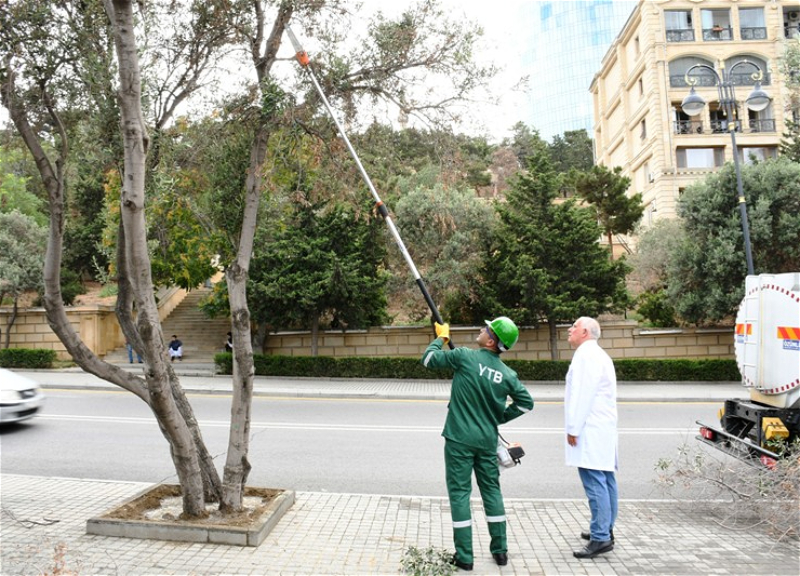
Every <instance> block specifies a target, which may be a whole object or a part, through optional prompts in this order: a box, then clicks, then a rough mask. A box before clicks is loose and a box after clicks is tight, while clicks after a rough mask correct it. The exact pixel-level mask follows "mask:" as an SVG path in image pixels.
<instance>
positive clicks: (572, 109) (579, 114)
mask: <svg viewBox="0 0 800 576" xmlns="http://www.w3.org/2000/svg"><path fill="white" fill-rule="evenodd" d="M636 5H637V2H636V1H628V0H593V1H592V0H576V1H560V2H558V1H556V2H544V1H538V0H537V1H532V2H531V1H528V2H524V3H522V4H521V5H519V6H518V7H517V10H518V16H519V18H518V19H517V25H518V26H520V27H519V28H518V30H520V34H521V38H519V44H518V46H519V50H520V51H521V54H520V57H521V64H522V69H523V72H524V74H526V75H528V76H529V87H530V92H529V94H528V98H527V100H528V103H527V106H528V109H527V110H526V113H525V114H524V117H525V123H526V124H527V125H528V126H531V127H532V128H536V129H537V130H539V133H540V135H541V136H542V138H544V139H546V140H552V139H553V136H556V135H559V134H563V133H564V132H566V131H568V130H580V129H581V128H585V129H586V131H587V132H588V133H589V135H590V136H591V135H592V133H593V130H592V127H593V125H594V118H593V113H592V96H591V94H590V93H589V86H590V84H591V83H592V78H593V77H594V75H595V74H596V73H597V71H598V70H599V69H600V64H601V62H602V59H603V57H604V56H605V54H606V52H607V51H608V48H609V47H610V46H611V43H612V42H613V41H614V39H615V38H616V37H617V34H619V32H620V30H622V27H623V26H624V25H625V22H626V21H627V19H628V17H629V16H630V14H631V12H632V11H633V9H634V8H635V7H636Z"/></svg>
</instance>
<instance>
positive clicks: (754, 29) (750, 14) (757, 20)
mask: <svg viewBox="0 0 800 576" xmlns="http://www.w3.org/2000/svg"><path fill="white" fill-rule="evenodd" d="M739 26H741V30H740V32H741V34H742V40H766V39H767V27H766V25H765V24H764V10H763V9H762V8H740V9H739Z"/></svg>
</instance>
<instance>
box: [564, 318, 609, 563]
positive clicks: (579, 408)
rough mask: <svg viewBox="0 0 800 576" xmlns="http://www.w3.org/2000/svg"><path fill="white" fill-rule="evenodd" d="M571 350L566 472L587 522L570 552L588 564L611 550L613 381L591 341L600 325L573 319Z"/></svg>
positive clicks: (606, 359)
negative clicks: (575, 480)
mask: <svg viewBox="0 0 800 576" xmlns="http://www.w3.org/2000/svg"><path fill="white" fill-rule="evenodd" d="M568 334H569V338H568V340H569V344H570V346H572V348H574V349H575V354H574V356H573V357H572V362H571V363H570V365H569V371H568V372H567V387H566V392H565V398H564V424H565V427H566V433H567V442H566V445H565V450H566V461H567V466H576V467H577V468H578V474H579V475H580V478H581V483H582V484H583V489H584V491H585V492H586V497H587V498H588V500H589V510H590V511H591V514H592V521H591V524H590V525H589V531H588V532H581V538H583V539H584V540H588V541H589V542H588V544H586V546H584V547H583V548H582V549H581V550H576V551H575V552H573V556H575V557H576V558H594V557H595V556H597V555H598V554H604V553H606V552H610V551H611V550H613V549H614V522H615V521H616V519H617V510H618V492H617V479H616V477H615V475H614V472H615V471H616V470H617V469H618V467H619V463H618V456H617V451H618V449H617V376H616V373H615V371H614V363H613V362H612V361H611V358H610V357H609V355H608V354H606V352H605V350H603V349H602V348H601V347H600V345H599V344H598V343H597V340H598V339H599V338H600V324H598V322H597V320H595V319H594V318H587V317H582V318H578V319H577V320H576V321H575V323H574V324H573V325H572V326H571V327H570V328H569V330H568Z"/></svg>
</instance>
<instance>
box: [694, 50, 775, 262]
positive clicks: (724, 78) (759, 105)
mask: <svg viewBox="0 0 800 576" xmlns="http://www.w3.org/2000/svg"><path fill="white" fill-rule="evenodd" d="M743 65H749V66H752V67H753V68H755V69H756V72H753V74H752V75H751V78H752V79H753V80H754V81H755V88H753V91H752V92H751V93H750V95H749V96H748V97H747V99H746V100H745V101H744V102H745V105H746V106H747V107H748V108H749V109H750V110H752V111H754V112H760V111H761V110H764V109H765V108H766V107H767V106H769V103H770V97H769V95H768V94H767V93H766V92H764V90H762V89H761V79H762V78H763V77H764V72H763V71H762V70H761V68H760V67H759V66H758V65H757V64H755V63H754V62H750V61H748V60H741V61H739V62H737V63H736V64H734V65H733V66H731V68H730V70H727V71H726V69H725V63H724V62H720V70H721V72H722V73H721V74H720V73H718V72H717V71H716V70H715V69H714V68H712V67H711V66H709V65H707V64H695V65H694V66H692V67H690V68H689V69H688V70H687V71H686V75H685V76H684V78H685V80H686V83H687V84H688V85H689V86H690V89H689V94H688V96H686V98H684V99H683V102H682V103H681V108H682V109H683V111H684V113H686V114H688V115H689V116H697V115H698V114H700V112H702V111H703V108H705V105H706V101H705V100H704V99H703V97H702V96H700V94H698V93H697V92H695V89H694V87H695V85H697V83H698V82H699V79H698V77H697V76H690V73H691V72H692V70H695V69H696V68H703V69H705V70H708V71H709V72H711V73H712V74H713V75H714V78H715V79H716V85H717V93H718V94H719V103H720V106H722V109H723V110H724V112H725V116H726V117H727V118H728V132H730V134H731V144H732V145H733V165H734V168H735V170H736V188H737V192H738V193H739V212H740V213H741V216H742V233H743V235H744V255H745V258H746V260H747V274H748V275H752V274H754V273H755V272H754V270H753V253H752V250H751V248H750V225H749V224H748V222H747V203H746V202H745V198H744V189H743V187H742V172H741V168H740V167H739V148H738V147H737V146H736V112H737V107H736V90H735V89H734V83H733V76H732V74H733V71H734V70H736V68H738V67H739V66H743Z"/></svg>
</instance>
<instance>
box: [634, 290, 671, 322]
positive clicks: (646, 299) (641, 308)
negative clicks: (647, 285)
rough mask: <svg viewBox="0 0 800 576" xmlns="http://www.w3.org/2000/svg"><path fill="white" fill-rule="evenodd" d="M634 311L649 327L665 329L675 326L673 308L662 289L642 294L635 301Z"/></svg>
mask: <svg viewBox="0 0 800 576" xmlns="http://www.w3.org/2000/svg"><path fill="white" fill-rule="evenodd" d="M636 311H637V312H638V313H639V314H641V316H642V317H643V318H644V319H645V320H647V321H648V322H649V323H650V325H651V326H655V327H657V328H665V327H668V326H675V325H676V321H675V308H673V307H672V306H671V305H670V303H669V301H668V299H667V293H666V291H665V290H664V289H661V290H657V291H655V292H651V291H647V292H642V293H641V294H640V295H639V297H638V298H637V299H636Z"/></svg>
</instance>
